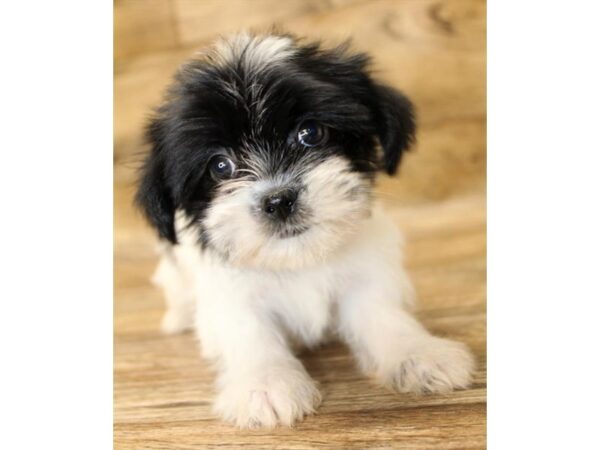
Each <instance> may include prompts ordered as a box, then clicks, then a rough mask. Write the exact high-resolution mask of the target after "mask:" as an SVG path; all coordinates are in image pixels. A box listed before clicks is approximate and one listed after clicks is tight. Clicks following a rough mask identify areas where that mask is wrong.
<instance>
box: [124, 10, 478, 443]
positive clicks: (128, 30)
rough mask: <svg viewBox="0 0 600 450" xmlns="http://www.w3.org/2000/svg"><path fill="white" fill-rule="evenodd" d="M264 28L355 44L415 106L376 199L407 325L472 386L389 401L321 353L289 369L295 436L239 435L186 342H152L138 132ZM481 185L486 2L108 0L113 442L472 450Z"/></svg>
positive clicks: (332, 354) (157, 300) (348, 362)
mask: <svg viewBox="0 0 600 450" xmlns="http://www.w3.org/2000/svg"><path fill="white" fill-rule="evenodd" d="M272 25H278V26H279V27H280V28H282V29H284V30H286V31H290V32H293V33H295V34H297V35H300V36H306V37H308V38H311V39H321V40H323V41H325V42H326V43H331V44H336V43H339V42H340V41H341V40H344V39H347V38H349V37H350V38H352V42H353V48H354V49H356V50H360V51H366V52H368V53H370V54H371V55H372V56H373V61H374V66H373V68H374V72H375V74H376V76H377V77H378V78H379V79H381V80H382V81H385V82H387V83H388V84H390V85H392V86H394V87H396V88H398V89H401V90H402V91H404V92H405V93H406V94H407V95H408V96H409V97H410V98H411V99H412V101H413V102H414V104H415V106H416V111H417V116H418V117H417V120H418V133H417V144H416V146H415V147H414V148H413V151H411V152H410V153H408V154H407V155H406V156H405V157H404V160H403V164H402V166H401V167H400V172H399V175H398V176H396V177H394V178H389V177H386V176H383V175H382V176H381V178H380V181H379V183H378V186H377V193H378V195H379V197H380V199H381V200H382V201H383V202H384V203H385V206H386V207H387V210H388V212H389V214H390V215H391V216H392V217H393V218H394V219H395V220H396V222H397V223H398V225H399V227H400V228H401V229H402V230H403V231H404V233H405V236H406V264H407V267H408V271H409V273H410V275H411V277H412V279H413V281H414V284H415V286H416V290H417V292H418V295H419V298H420V306H419V310H418V316H419V319H420V320H421V321H422V322H423V323H424V324H425V326H426V327H427V328H429V329H430V330H431V331H432V332H434V333H436V334H438V335H442V336H446V337H450V338H452V339H456V340H460V341H462V342H465V343H467V344H468V345H469V347H470V348H471V349H473V351H474V353H475V355H476V357H477V361H478V372H477V374H476V377H475V383H474V385H473V386H472V388H471V389H469V390H466V391H458V392H455V393H453V394H451V395H447V396H427V397H422V398H415V397H411V396H406V395H404V396H402V395H397V394H393V393H390V392H388V391H386V390H385V389H383V388H381V387H378V386H374V385H373V384H372V383H369V381H368V380H367V379H365V377H363V376H361V375H360V374H359V373H358V371H357V370H356V369H355V367H354V362H353V360H352V358H351V356H350V355H349V354H348V351H347V350H346V349H345V347H344V346H341V345H333V346H328V347H326V348H325V349H321V350H320V351H319V352H317V353H314V354H308V355H305V356H303V359H302V360H303V362H304V364H305V365H306V367H307V369H308V370H309V372H310V374H311V375H312V376H313V377H314V378H315V379H316V380H317V381H318V382H319V383H320V386H321V390H322V392H323V393H324V395H325V401H324V403H323V405H322V406H321V408H320V409H319V414H318V416H316V417H314V418H310V419H308V420H306V421H305V422H302V423H301V424H299V425H298V426H297V427H296V428H295V429H293V430H284V429H277V430H273V431H269V432H260V433H258V434H256V433H255V434H247V433H244V432H242V431H236V430H233V429H232V428H231V427H229V426H228V425H224V424H222V423H221V422H219V421H218V420H215V419H214V417H213V416H212V414H211V412H210V404H211V401H212V397H213V393H212V379H213V378H212V374H211V373H210V370H209V369H208V367H207V365H206V364H205V363H204V362H203V361H202V360H201V359H200V358H199V352H198V349H197V343H196V342H195V340H194V338H193V336H192V335H183V336H171V337H164V336H161V335H160V333H159V332H158V326H159V322H160V318H161V315H162V313H163V310H164V307H163V300H162V295H161V293H160V292H159V291H158V290H157V289H155V288H153V287H152V285H151V284H150V282H149V279H150V276H151V274H152V271H153V269H154V267H155V264H156V260H157V258H156V254H155V253H154V245H155V237H154V233H153V232H152V231H151V230H150V228H149V227H148V226H147V225H146V224H145V223H144V221H143V220H142V219H141V215H140V214H139V213H138V212H137V211H136V210H135V209H134V207H133V205H132V198H133V193H134V189H135V177H136V170H137V168H138V167H139V164H140V161H141V158H142V156H143V153H144V152H145V151H146V150H147V149H146V148H145V147H144V144H143V137H142V133H143V127H144V124H145V123H146V120H147V118H148V116H149V114H150V112H151V110H152V108H154V107H155V106H157V105H158V103H159V102H160V99H161V97H162V95H163V92H164V89H165V87H166V85H167V84H168V83H169V81H170V79H171V77H172V75H173V74H174V72H175V70H176V69H177V67H178V66H179V65H180V64H181V63H182V62H184V61H185V60H186V59H187V58H188V57H190V56H191V55H192V54H193V53H194V52H195V51H196V50H198V49H199V48H200V47H203V46H205V45H208V44H210V43H211V42H212V41H214V40H215V38H217V37H218V36H220V35H224V34H227V33H230V32H236V31H239V30H241V29H251V30H257V31H260V30H266V29H268V28H269V27H271V26H272ZM485 177H486V3H485V1H481V0H286V1H282V0H116V1H115V2H114V208H115V214H114V292H115V296H114V298H115V307H114V333H115V352H114V374H115V376H114V390H115V402H114V408H115V416H114V420H115V433H114V436H115V448H132V449H139V448H150V447H152V448H193V447H195V446H197V445H199V446H203V445H209V444H214V445H220V446H225V447H226V448H238V447H241V446H243V445H254V446H255V447H262V448H264V447H265V446H268V445H272V446H277V445H279V446H280V448H291V447H290V444H291V442H292V441H293V442H296V444H295V445H294V448H314V447H315V446H318V445H322V444H323V443H327V446H328V447H330V448H373V447H379V448H381V447H382V446H383V447H386V448H388V447H389V446H390V443H394V444H399V443H404V444H405V445H409V446H410V448H459V449H462V448H484V447H485V432H486V431H485V414H486V413H485V411H486V406H485V404H486V319H485V317H486V204H485V183H486V179H485ZM399 424H401V425H402V426H400V425H399ZM297 439H301V441H298V440H297ZM282 446H283V447H282Z"/></svg>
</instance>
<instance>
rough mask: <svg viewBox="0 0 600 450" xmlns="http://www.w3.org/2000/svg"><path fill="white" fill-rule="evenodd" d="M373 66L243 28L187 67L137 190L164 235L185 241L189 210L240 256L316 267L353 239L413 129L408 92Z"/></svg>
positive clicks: (216, 246) (160, 115) (208, 240)
mask: <svg viewBox="0 0 600 450" xmlns="http://www.w3.org/2000/svg"><path fill="white" fill-rule="evenodd" d="M367 63H368V58H367V57H366V56H365V55H362V54H358V55H351V54H348V53H347V52H346V50H345V49H343V48H337V49H334V50H329V51H328V50H321V49H320V48H319V47H318V46H317V45H301V44H300V43H299V42H298V41H297V40H295V39H294V38H291V37H288V36H250V35H245V34H243V35H238V36H236V37H234V38H233V39H230V40H227V41H222V42H220V43H218V44H217V45H216V46H215V48H214V49H212V51H211V53H209V54H207V55H205V56H203V57H202V58H199V59H198V60H194V61H191V62H189V63H188V64H187V65H185V66H184V67H183V68H182V69H181V70H180V72H179V74H178V76H177V78H176V81H175V83H174V84H173V86H172V87H171V89H170V91H169V94H168V96H167V100H166V102H165V103H164V105H163V106H162V107H161V108H159V110H158V112H157V115H156V117H155V119H154V120H153V122H152V123H151V124H150V127H149V130H148V136H149V140H150V142H151V144H152V147H153V148H152V152H151V154H150V155H149V157H148V159H147V161H146V164H145V166H144V171H143V175H142V181H141V184H140V189H139V192H138V197H137V200H138V202H139V204H141V206H142V207H143V209H144V210H145V212H146V215H147V217H148V218H149V220H150V222H151V223H152V224H153V225H154V226H155V227H156V228H157V230H158V232H159V234H160V236H161V237H163V238H166V239H168V240H170V241H171V242H173V243H175V242H176V240H177V237H176V232H175V225H174V216H175V212H176V211H177V210H182V211H183V212H184V215H185V217H186V218H187V219H188V220H189V222H190V226H191V227H192V229H194V230H195V231H196V232H197V233H198V240H199V242H200V243H201V244H202V245H203V246H204V247H206V248H210V249H211V250H212V251H213V252H215V253H217V254H218V255H220V256H221V257H222V258H224V259H225V260H227V261H228V262H229V263H231V264H234V265H239V266H245V267H256V268H268V269H283V268H287V269H290V268H299V267H305V266H308V265H311V264H316V263H319V262H321V261H324V260H326V259H327V257H328V256H330V255H331V254H332V253H334V252H335V251H336V250H337V249H339V248H340V247H341V246H343V244H344V242H346V241H347V240H348V239H349V238H350V237H351V236H352V234H353V232H354V231H355V230H356V228H357V227H358V226H360V223H361V221H362V220H364V219H365V218H366V217H368V216H369V213H370V204H371V187H372V184H373V180H374V176H375V173H376V172H377V171H378V170H379V169H382V168H383V169H385V170H386V171H387V172H388V173H390V174H391V173H393V172H394V171H395V170H396V167H397V165H398V162H399V161H400V156H401V152H402V151H403V150H405V149H406V148H407V147H408V145H409V143H410V141H411V140H412V138H413V134H414V123H413V114H412V108H411V105H410V103H409V101H408V100H407V99H406V98H405V97H404V96H402V95H401V94H400V93H398V92H396V91H394V90H392V89H390V88H387V87H384V86H381V85H378V84H376V83H375V82H373V81H372V80H371V78H370V76H369V74H368V72H367V71H366V66H367ZM378 144H380V145H379V146H378ZM380 147H381V149H380Z"/></svg>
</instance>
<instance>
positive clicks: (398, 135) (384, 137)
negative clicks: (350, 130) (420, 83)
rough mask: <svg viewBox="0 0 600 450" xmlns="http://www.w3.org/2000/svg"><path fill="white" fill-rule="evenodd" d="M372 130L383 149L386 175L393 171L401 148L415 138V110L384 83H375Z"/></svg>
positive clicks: (404, 148) (407, 146)
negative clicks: (373, 128)
mask: <svg viewBox="0 0 600 450" xmlns="http://www.w3.org/2000/svg"><path fill="white" fill-rule="evenodd" d="M373 90H374V96H373V98H374V103H373V106H372V109H373V115H374V118H375V129H376V131H377V136H378V138H379V143H380V144H381V148H382V150H383V163H384V169H385V171H386V172H387V173H388V174H389V175H393V174H395V173H396V169H397V168H398V165H399V164H400V160H401V159H402V154H403V153H404V151H406V150H408V148H409V147H410V145H411V144H412V143H413V141H414V140H415V128H416V126H415V113H414V108H413V105H412V103H411V102H410V100H409V99H408V98H407V97H406V96H404V94H402V93H400V92H398V91H397V90H395V89H392V88H390V87H388V86H384V85H381V84H375V85H374V87H373Z"/></svg>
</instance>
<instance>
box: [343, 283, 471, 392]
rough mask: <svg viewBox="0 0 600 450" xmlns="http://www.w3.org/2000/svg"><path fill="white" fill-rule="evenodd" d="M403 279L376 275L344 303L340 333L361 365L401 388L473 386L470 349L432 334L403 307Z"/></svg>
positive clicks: (429, 389)
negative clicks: (380, 277)
mask: <svg viewBox="0 0 600 450" xmlns="http://www.w3.org/2000/svg"><path fill="white" fill-rule="evenodd" d="M404 280H406V279H405V278H404ZM404 280H401V281H398V282H394V283H390V282H389V281H390V280H377V279H373V280H371V282H366V283H364V284H363V285H362V286H361V287H360V288H357V289H355V290H354V291H353V292H352V293H349V294H348V295H347V296H346V297H345V298H344V299H343V301H342V302H341V304H340V321H341V323H340V327H341V332H342V335H343V336H344V337H345V339H346V341H347V342H348V343H349V345H350V347H351V348H352V350H353V352H354V354H355V355H356V357H357V358H358V361H359V363H360V366H361V368H362V369H363V370H364V371H365V372H366V373H367V374H374V375H375V377H376V378H377V379H378V380H379V381H380V382H381V383H383V384H384V385H387V386H390V387H392V388H394V389H396V390H397V391H400V392H416V393H423V392H449V391H451V390H452V389H455V388H466V387H468V386H469V384H470V382H471V378H472V372H473V369H474V361H473V357H472V355H471V353H470V352H469V350H468V348H467V347H466V346H465V345H464V344H462V343H459V342H454V341H451V340H448V339H442V338H438V337H435V336H432V335H431V334H429V333H428V332H427V330H425V328H424V327H423V326H422V325H421V324H420V323H418V322H417V320H416V319H415V318H414V317H412V316H411V315H410V314H409V313H408V312H407V311H406V310H405V309H404V307H403V304H402V302H403V299H402V298H401V296H402V292H405V293H406V292H407V291H408V289H406V288H407V286H402V285H401V284H402V283H407V282H408V281H404Z"/></svg>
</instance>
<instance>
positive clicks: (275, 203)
mask: <svg viewBox="0 0 600 450" xmlns="http://www.w3.org/2000/svg"><path fill="white" fill-rule="evenodd" d="M296 200H298V191H297V190H296V189H289V188H288V189H283V190H280V191H277V192H274V193H270V194H268V195H266V196H265V197H264V198H263V200H262V210H263V212H264V213H265V215H266V216H267V217H269V218H270V219H271V220H277V221H281V222H285V221H286V219H287V218H288V217H290V216H291V215H292V214H293V213H294V211H295V210H296Z"/></svg>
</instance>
